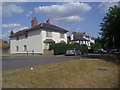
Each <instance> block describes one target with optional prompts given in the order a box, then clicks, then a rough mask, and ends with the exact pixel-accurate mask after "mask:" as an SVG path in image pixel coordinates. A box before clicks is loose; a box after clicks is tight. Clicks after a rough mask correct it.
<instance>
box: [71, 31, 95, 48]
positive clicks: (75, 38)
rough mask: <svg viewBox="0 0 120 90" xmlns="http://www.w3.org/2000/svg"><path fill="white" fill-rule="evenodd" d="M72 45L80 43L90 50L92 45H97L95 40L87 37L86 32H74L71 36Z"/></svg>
mask: <svg viewBox="0 0 120 90" xmlns="http://www.w3.org/2000/svg"><path fill="white" fill-rule="evenodd" d="M69 39H70V41H69V42H70V43H79V44H80V45H81V44H86V45H87V46H88V49H90V43H95V38H93V37H90V36H89V35H86V33H85V32H83V33H80V32H72V33H71V35H70V36H69Z"/></svg>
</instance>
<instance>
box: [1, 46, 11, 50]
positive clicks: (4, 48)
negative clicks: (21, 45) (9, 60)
mask: <svg viewBox="0 0 120 90" xmlns="http://www.w3.org/2000/svg"><path fill="white" fill-rule="evenodd" d="M9 48H10V45H5V46H1V47H0V49H3V50H6V49H9Z"/></svg>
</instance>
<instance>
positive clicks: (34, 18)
mask: <svg viewBox="0 0 120 90" xmlns="http://www.w3.org/2000/svg"><path fill="white" fill-rule="evenodd" d="M36 25H38V20H37V19H36V17H32V20H31V27H34V26H36Z"/></svg>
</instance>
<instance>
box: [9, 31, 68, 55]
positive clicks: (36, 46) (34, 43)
mask: <svg viewBox="0 0 120 90" xmlns="http://www.w3.org/2000/svg"><path fill="white" fill-rule="evenodd" d="M45 39H53V40H54V41H55V43H59V42H60V41H61V40H64V41H65V42H66V43H67V34H66V33H64V38H60V32H55V31H54V32H53V31H52V37H46V30H45V29H44V30H39V29H38V30H33V31H29V32H28V37H27V38H25V35H20V36H19V40H16V37H11V39H10V46H11V47H10V53H13V54H14V53H27V52H28V53H32V50H34V53H44V49H45V43H44V42H43V41H44V40H45ZM24 45H27V50H26V51H24ZM16 46H18V47H19V50H18V51H17V50H16Z"/></svg>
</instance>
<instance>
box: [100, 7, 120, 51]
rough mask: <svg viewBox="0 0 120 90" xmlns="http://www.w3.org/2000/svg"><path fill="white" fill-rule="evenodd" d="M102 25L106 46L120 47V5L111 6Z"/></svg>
mask: <svg viewBox="0 0 120 90" xmlns="http://www.w3.org/2000/svg"><path fill="white" fill-rule="evenodd" d="M100 26H101V31H102V32H101V33H100V34H101V36H102V37H101V39H102V42H103V43H104V48H106V49H120V42H119V41H120V30H119V26H120V7H118V6H116V5H115V6H113V7H110V8H109V10H108V13H106V16H105V17H104V18H103V22H102V23H101V24H100Z"/></svg>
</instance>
